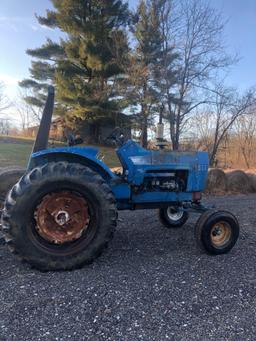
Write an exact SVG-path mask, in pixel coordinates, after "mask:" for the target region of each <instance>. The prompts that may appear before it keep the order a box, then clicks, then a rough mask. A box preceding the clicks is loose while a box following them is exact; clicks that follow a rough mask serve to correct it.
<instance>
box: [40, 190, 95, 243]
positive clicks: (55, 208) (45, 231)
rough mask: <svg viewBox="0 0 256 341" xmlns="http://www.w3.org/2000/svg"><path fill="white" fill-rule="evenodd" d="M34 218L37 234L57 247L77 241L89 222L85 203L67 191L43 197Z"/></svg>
mask: <svg viewBox="0 0 256 341" xmlns="http://www.w3.org/2000/svg"><path fill="white" fill-rule="evenodd" d="M34 217H35V220H36V230H37V232H38V234H39V235H40V236H41V237H42V238H43V239H44V240H46V241H47V242H50V243H54V244H59V245H61V244H65V243H68V242H73V241H75V240H77V239H79V238H80V237H81V236H82V234H83V233H84V232H85V231H86V230H87V228H88V225H89V222H90V214H89V208H88V203H87V201H86V200H85V199H84V198H83V197H81V196H80V195H78V194H76V193H73V192H69V191H60V192H55V193H51V194H47V195H46V196H44V197H43V199H42V201H41V203H40V204H39V205H38V206H37V208H36V211H35V213H34Z"/></svg>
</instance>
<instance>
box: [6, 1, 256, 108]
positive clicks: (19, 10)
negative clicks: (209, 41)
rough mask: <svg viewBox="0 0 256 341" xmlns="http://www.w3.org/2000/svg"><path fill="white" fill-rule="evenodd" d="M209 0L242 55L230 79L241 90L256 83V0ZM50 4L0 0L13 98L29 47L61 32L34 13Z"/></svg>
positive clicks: (23, 74) (24, 73)
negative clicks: (218, 12) (223, 19)
mask: <svg viewBox="0 0 256 341" xmlns="http://www.w3.org/2000/svg"><path fill="white" fill-rule="evenodd" d="M137 1H138V0H130V1H129V5H130V7H131V8H135V7H136V3H137ZM205 1H207V0H205ZM209 2H210V4H211V6H212V7H215V8H216V9H218V10H219V11H221V13H222V15H223V17H224V18H225V19H227V20H228V22H227V25H226V27H225V41H226V45H227V50H228V52H230V53H231V54H234V53H238V54H239V56H240V61H239V62H238V63H237V64H236V65H235V66H234V67H232V69H231V71H230V74H229V76H228V78H227V82H228V83H229V85H232V86H235V87H238V88H239V89H240V90H245V89H246V88H249V87H251V86H253V85H256V65H255V64H256V0H209ZM50 8H52V5H51V2H50V0H0V81H2V82H4V84H5V87H6V93H7V95H8V96H9V98H10V99H11V100H12V101H15V100H16V98H17V96H18V95H17V93H18V82H19V81H20V80H22V79H23V78H26V77H28V76H29V67H30V62H31V58H30V57H29V56H27V55H26V49H28V48H35V47H40V46H41V45H42V44H43V43H44V42H45V40H46V38H47V37H49V38H51V39H53V40H58V37H59V32H56V31H55V30H51V29H49V28H46V27H43V26H40V25H39V24H38V22H37V20H36V17H35V14H39V15H44V14H45V12H46V9H50ZM11 110H15V109H14V108H12V109H11Z"/></svg>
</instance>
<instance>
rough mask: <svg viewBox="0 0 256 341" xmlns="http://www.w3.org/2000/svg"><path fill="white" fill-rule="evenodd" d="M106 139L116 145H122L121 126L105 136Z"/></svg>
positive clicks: (123, 138)
mask: <svg viewBox="0 0 256 341" xmlns="http://www.w3.org/2000/svg"><path fill="white" fill-rule="evenodd" d="M106 140H110V141H112V143H114V144H115V145H117V146H122V145H123V144H124V142H125V137H124V134H123V131H122V129H121V128H119V127H116V128H115V129H114V130H113V131H112V133H111V134H110V135H109V136H108V137H107V138H106Z"/></svg>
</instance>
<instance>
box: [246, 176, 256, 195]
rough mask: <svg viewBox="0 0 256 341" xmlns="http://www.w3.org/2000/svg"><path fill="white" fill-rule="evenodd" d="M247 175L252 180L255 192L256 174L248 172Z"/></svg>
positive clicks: (252, 187)
mask: <svg viewBox="0 0 256 341" xmlns="http://www.w3.org/2000/svg"><path fill="white" fill-rule="evenodd" d="M247 176H248V178H249V180H250V182H251V189H252V191H253V192H256V174H252V173H247Z"/></svg>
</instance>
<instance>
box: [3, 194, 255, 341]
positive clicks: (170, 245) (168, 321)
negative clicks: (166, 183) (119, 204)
mask: <svg viewBox="0 0 256 341" xmlns="http://www.w3.org/2000/svg"><path fill="white" fill-rule="evenodd" d="M206 201H207V203H210V204H216V205H217V206H218V207H220V208H226V209H229V210H231V211H232V212H234V213H235V214H236V215H237V216H238V218H239V221H240V224H241V235H240V239H239V242H238V244H237V245H236V246H235V248H234V249H233V250H232V251H231V252H230V253H229V254H227V255H223V256H208V255H205V254H201V253H200V251H199V250H198V249H197V248H196V245H195V240H194V235H193V225H194V222H195V217H191V219H190V220H189V222H188V223H187V224H186V225H185V226H184V227H183V228H181V229H178V230H168V229H166V228H165V227H163V226H161V224H160V223H159V222H158V219H157V215H156V211H153V210H152V211H136V212H122V213H120V215H119V217H120V220H121V221H119V223H118V227H117V231H116V234H115V238H114V240H113V241H112V243H111V244H110V245H109V248H108V250H106V252H105V253H104V254H103V255H102V257H101V258H99V259H98V260H97V261H96V262H95V263H94V264H92V265H90V266H87V267H84V268H82V269H80V270H76V271H73V272H55V273H54V272H48V273H41V272H39V271H36V270H31V269H30V268H29V266H28V265H25V264H21V263H19V262H18V261H16V259H15V258H14V257H13V256H12V255H11V254H10V253H9V251H8V250H7V248H6V246H4V245H1V246H0V257H1V277H0V297H1V305H0V311H1V313H0V340H18V341H23V340H28V341H33V340H37V341H39V340H129V341H131V340H147V341H148V340H175V341H176V340H178V341H180V340H207V341H208V340H218V341H219V340H255V335H256V247H255V246H256V218H255V215H256V195H249V196H226V197H219V198H209V199H208V200H206Z"/></svg>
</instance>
